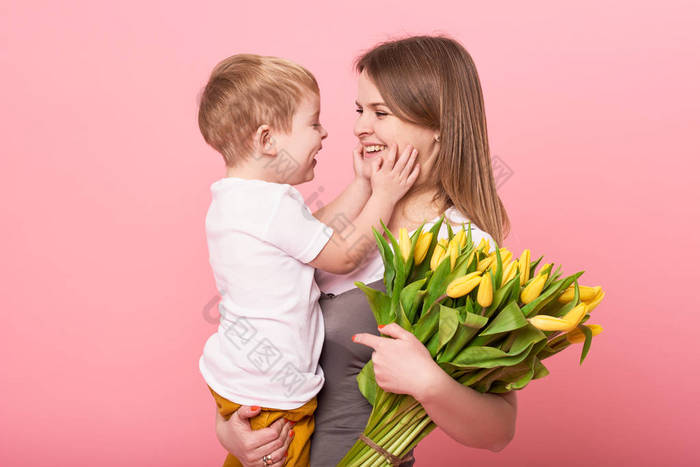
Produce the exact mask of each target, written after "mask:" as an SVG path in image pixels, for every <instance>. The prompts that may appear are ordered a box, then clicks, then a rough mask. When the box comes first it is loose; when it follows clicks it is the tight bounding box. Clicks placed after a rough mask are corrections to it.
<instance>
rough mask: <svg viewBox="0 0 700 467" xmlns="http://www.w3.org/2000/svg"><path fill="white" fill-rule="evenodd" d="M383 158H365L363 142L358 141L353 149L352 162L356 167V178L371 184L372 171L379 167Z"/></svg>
mask: <svg viewBox="0 0 700 467" xmlns="http://www.w3.org/2000/svg"><path fill="white" fill-rule="evenodd" d="M380 159H381V158H379V157H374V158H372V159H365V158H363V157H362V144H361V143H357V146H355V149H353V150H352V162H353V168H354V169H355V178H356V179H358V180H361V181H363V182H366V183H367V184H370V179H371V178H372V173H373V172H374V171H375V170H376V169H377V168H378V167H379V164H380V163H381V160H380Z"/></svg>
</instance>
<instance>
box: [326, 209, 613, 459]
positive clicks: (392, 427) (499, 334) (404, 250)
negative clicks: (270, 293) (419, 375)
mask: <svg viewBox="0 0 700 467" xmlns="http://www.w3.org/2000/svg"><path fill="white" fill-rule="evenodd" d="M443 220H444V216H443V218H441V219H440V220H439V221H438V222H437V223H435V225H433V227H432V228H431V229H430V230H429V231H427V232H423V231H422V230H423V226H421V227H420V228H419V229H418V230H416V232H415V233H414V234H413V236H411V237H409V235H408V232H407V230H406V229H403V228H402V229H400V230H399V239H398V240H397V239H396V238H395V237H394V236H393V235H392V233H391V232H390V231H389V230H388V229H387V228H386V226H384V224H382V227H383V228H384V231H385V232H386V234H387V237H388V239H389V241H390V242H391V246H390V245H389V243H388V242H387V241H386V239H385V238H384V237H382V236H381V235H380V234H379V233H378V232H377V231H376V230H375V231H374V235H375V238H376V240H377V244H378V246H379V252H380V254H381V255H382V260H383V262H384V285H385V288H386V293H384V292H382V291H379V290H375V289H372V288H370V287H367V286H366V285H365V284H363V283H362V282H356V283H355V285H357V286H358V287H359V288H360V289H362V290H363V291H364V292H365V294H366V295H367V298H368V300H369V304H370V307H371V309H372V312H373V313H374V316H375V318H376V320H377V324H379V325H385V324H389V323H392V322H396V323H398V324H399V325H400V326H401V327H403V328H404V329H406V330H408V331H410V332H412V333H413V334H414V335H415V336H416V338H418V339H419V340H420V341H421V342H423V344H425V346H426V347H427V349H428V350H429V351H430V354H431V355H432V357H433V359H434V360H435V361H436V362H437V363H438V365H440V367H441V368H442V369H443V370H445V371H446V372H447V373H448V374H449V375H451V376H452V377H453V378H454V379H455V380H457V381H459V382H460V383H461V384H464V385H465V386H469V387H471V388H473V389H475V390H477V391H480V392H491V393H504V392H508V391H512V390H517V389H522V388H523V387H525V386H526V385H527V384H528V383H529V382H530V381H531V380H533V379H537V378H542V377H544V376H546V375H547V374H549V372H548V371H547V369H546V368H545V366H544V365H543V364H542V360H544V359H545V358H548V357H551V356H552V355H554V354H556V353H558V352H560V351H562V350H564V349H565V348H567V347H569V346H570V345H571V344H575V343H583V349H582V352H581V358H580V364H581V363H583V361H584V359H585V358H586V355H587V354H588V351H589V348H590V345H591V340H592V338H593V336H595V335H597V334H598V333H600V332H601V330H602V328H601V327H600V326H597V325H589V324H584V323H585V322H586V321H587V320H588V318H589V317H590V316H589V313H590V312H591V311H593V309H594V308H595V307H596V306H597V305H598V304H599V303H600V301H601V300H602V299H603V297H604V295H605V293H604V292H603V290H602V289H601V288H600V287H585V286H582V285H579V284H578V278H579V276H581V274H583V271H581V272H578V273H576V274H573V275H571V276H568V277H565V278H560V276H561V274H560V273H559V270H560V267H559V268H557V270H556V271H552V269H553V265H552V264H551V263H549V264H544V265H542V266H541V267H540V268H539V271H538V272H537V273H535V269H536V268H537V266H538V264H539V263H540V261H541V260H542V257H540V258H539V259H537V260H536V261H532V262H531V261H530V251H529V250H524V251H523V252H522V254H521V255H520V258H519V259H518V258H516V259H514V258H513V254H512V253H511V252H510V251H508V250H507V249H506V248H499V246H498V245H496V246H495V251H494V252H493V253H489V251H490V245H489V242H488V241H483V240H482V242H481V243H479V244H478V245H476V246H475V245H474V244H473V242H472V238H471V224H470V225H469V228H468V229H467V231H468V232H469V233H467V231H465V228H464V224H463V225H462V229H461V230H460V231H459V232H457V233H454V232H453V230H452V228H451V226H450V225H449V224H447V230H448V236H449V238H446V239H439V240H438V239H437V235H438V233H439V232H440V227H441V225H442V222H443ZM426 258H430V260H429V261H426ZM357 380H358V385H359V387H360V391H361V392H362V394H363V395H364V396H365V398H366V399H367V400H368V401H369V402H370V403H371V404H372V406H373V408H372V414H371V415H370V418H369V420H368V422H367V426H366V427H365V431H364V433H363V436H362V439H360V440H358V441H357V442H356V443H355V445H354V446H353V447H352V448H351V449H350V451H348V453H347V454H346V455H345V457H344V458H343V459H342V460H341V462H340V464H339V465H345V466H360V465H361V466H380V465H387V464H396V463H397V462H398V459H400V458H402V456H405V455H406V453H408V452H409V451H410V450H411V449H412V448H413V447H414V446H416V444H418V442H419V441H420V440H421V439H423V438H424V437H425V436H427V435H428V433H430V432H431V431H432V430H433V429H434V428H435V424H434V423H433V422H432V420H431V419H430V417H428V415H427V414H426V412H425V409H423V407H422V406H421V405H420V404H419V403H418V402H417V401H416V400H415V399H414V398H412V397H411V396H408V395H405V394H393V393H389V392H385V391H383V390H382V389H381V388H380V387H379V386H378V385H377V383H376V382H375V379H374V370H373V367H372V362H371V361H370V362H369V363H367V364H366V365H365V367H364V368H363V369H362V371H361V372H360V374H359V375H358V377H357Z"/></svg>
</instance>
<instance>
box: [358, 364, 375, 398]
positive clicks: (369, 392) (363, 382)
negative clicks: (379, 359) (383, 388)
mask: <svg viewBox="0 0 700 467" xmlns="http://www.w3.org/2000/svg"><path fill="white" fill-rule="evenodd" d="M357 385H358V387H359V388H360V392H361V393H362V395H363V396H364V397H365V399H367V401H368V402H369V403H370V404H372V405H374V401H375V400H376V397H377V382H376V381H375V379H374V365H373V364H372V360H370V361H369V362H367V363H366V364H365V366H364V367H362V370H360V372H359V373H358V374H357Z"/></svg>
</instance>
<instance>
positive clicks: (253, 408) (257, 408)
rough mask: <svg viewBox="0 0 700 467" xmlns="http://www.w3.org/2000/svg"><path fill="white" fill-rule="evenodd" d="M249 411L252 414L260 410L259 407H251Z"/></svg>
mask: <svg viewBox="0 0 700 467" xmlns="http://www.w3.org/2000/svg"><path fill="white" fill-rule="evenodd" d="M250 410H252V411H253V412H255V411H256V410H260V406H258V405H254V406H252V407H251V408H250Z"/></svg>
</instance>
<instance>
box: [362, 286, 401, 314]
mask: <svg viewBox="0 0 700 467" xmlns="http://www.w3.org/2000/svg"><path fill="white" fill-rule="evenodd" d="M355 286H356V287H358V288H359V289H360V290H362V291H363V292H364V293H365V295H367V301H368V302H369V307H370V309H371V310H372V313H373V314H374V319H375V320H376V321H377V324H389V323H391V322H393V321H395V317H392V316H391V298H390V297H389V296H388V295H387V294H385V293H384V292H381V291H379V290H375V289H373V288H372V287H369V286H367V285H365V284H363V283H362V282H355Z"/></svg>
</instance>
